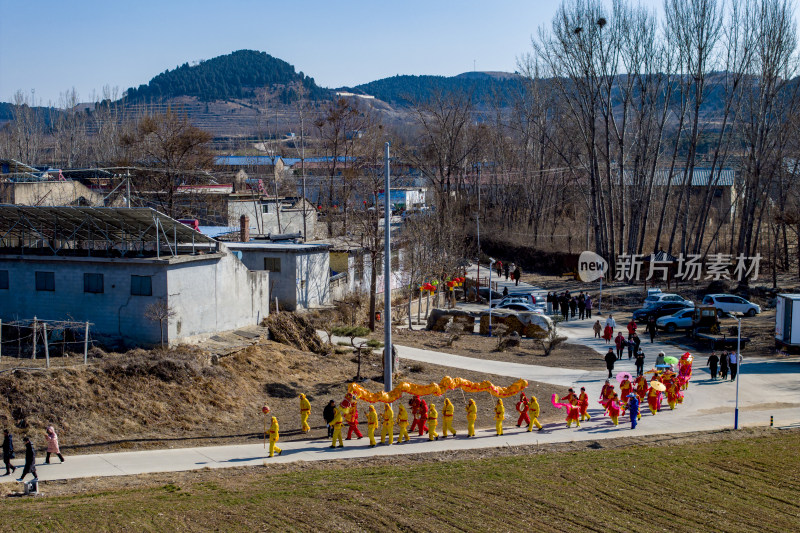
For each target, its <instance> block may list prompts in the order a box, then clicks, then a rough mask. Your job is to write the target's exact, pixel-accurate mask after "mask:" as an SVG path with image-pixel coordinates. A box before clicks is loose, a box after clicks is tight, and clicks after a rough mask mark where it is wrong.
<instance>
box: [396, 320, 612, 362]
mask: <svg viewBox="0 0 800 533" xmlns="http://www.w3.org/2000/svg"><path fill="white" fill-rule="evenodd" d="M449 337H450V335H449V334H447V333H443V332H438V331H427V330H415V331H409V330H407V329H397V330H396V332H393V333H392V339H393V341H394V342H395V343H397V344H399V345H405V346H412V347H414V348H422V349H425V350H435V351H439V352H446V353H452V354H456V355H463V356H466V357H475V358H477V359H491V360H493V361H506V362H510V363H523V364H530V365H541V366H551V367H560V368H577V369H582V370H602V369H604V368H605V367H606V366H605V361H604V360H603V355H602V354H599V353H597V352H596V351H594V350H593V349H591V348H587V347H586V346H581V345H578V344H567V343H563V344H560V345H559V346H557V347H556V348H554V349H553V351H552V352H550V355H545V354H544V350H543V349H542V347H541V343H540V342H539V341H536V340H533V339H526V338H523V339H522V342H521V343H520V345H519V346H517V347H513V348H508V349H506V350H505V351H502V352H498V351H497V350H496V348H497V337H488V336H485V335H479V334H464V335H462V336H461V337H460V338H459V339H458V340H457V341H455V342H454V343H453V345H452V346H447V341H448V340H449Z"/></svg>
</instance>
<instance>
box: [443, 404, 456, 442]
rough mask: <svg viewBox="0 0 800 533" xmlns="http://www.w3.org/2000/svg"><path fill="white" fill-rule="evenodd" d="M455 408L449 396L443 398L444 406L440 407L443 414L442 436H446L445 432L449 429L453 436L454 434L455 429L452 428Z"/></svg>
mask: <svg viewBox="0 0 800 533" xmlns="http://www.w3.org/2000/svg"><path fill="white" fill-rule="evenodd" d="M455 410H456V408H455V407H453V402H451V401H450V398H445V399H444V408H443V409H442V414H443V415H444V419H443V420H442V438H444V439H446V438H447V432H448V431H449V432H450V433H452V434H453V435H454V436H455V434H456V430H455V429H453V413H454V412H455Z"/></svg>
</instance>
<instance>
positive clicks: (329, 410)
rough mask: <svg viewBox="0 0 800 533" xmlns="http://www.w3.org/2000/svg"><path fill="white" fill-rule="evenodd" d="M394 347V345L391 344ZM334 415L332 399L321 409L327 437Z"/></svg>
mask: <svg viewBox="0 0 800 533" xmlns="http://www.w3.org/2000/svg"><path fill="white" fill-rule="evenodd" d="M392 348H394V346H392ZM335 416H336V402H334V401H333V400H331V401H329V402H328V405H326V406H325V408H324V409H323V410H322V418H324V419H325V423H326V424H327V425H328V438H330V437H332V436H333V426H332V425H331V422H333V419H334V417H335Z"/></svg>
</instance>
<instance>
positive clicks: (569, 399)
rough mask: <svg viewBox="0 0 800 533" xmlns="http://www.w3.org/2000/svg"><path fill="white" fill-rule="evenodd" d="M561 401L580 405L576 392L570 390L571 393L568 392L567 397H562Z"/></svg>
mask: <svg viewBox="0 0 800 533" xmlns="http://www.w3.org/2000/svg"><path fill="white" fill-rule="evenodd" d="M559 401H560V402H567V403H569V404H570V405H578V397H577V396H576V395H575V391H574V390H572V389H569V391H567V395H566V396H562V397H561V399H560V400H559Z"/></svg>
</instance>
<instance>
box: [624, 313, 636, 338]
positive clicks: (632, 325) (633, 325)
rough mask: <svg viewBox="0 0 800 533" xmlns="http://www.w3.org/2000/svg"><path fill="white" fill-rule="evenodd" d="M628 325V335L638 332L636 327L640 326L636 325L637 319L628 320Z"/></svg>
mask: <svg viewBox="0 0 800 533" xmlns="http://www.w3.org/2000/svg"><path fill="white" fill-rule="evenodd" d="M626 327H627V328H628V336H629V337H630V336H631V335H633V334H634V333H636V328H637V327H638V326H637V325H636V321H635V320H634V319H632V318H631V321H630V322H628V325H627V326H626Z"/></svg>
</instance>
